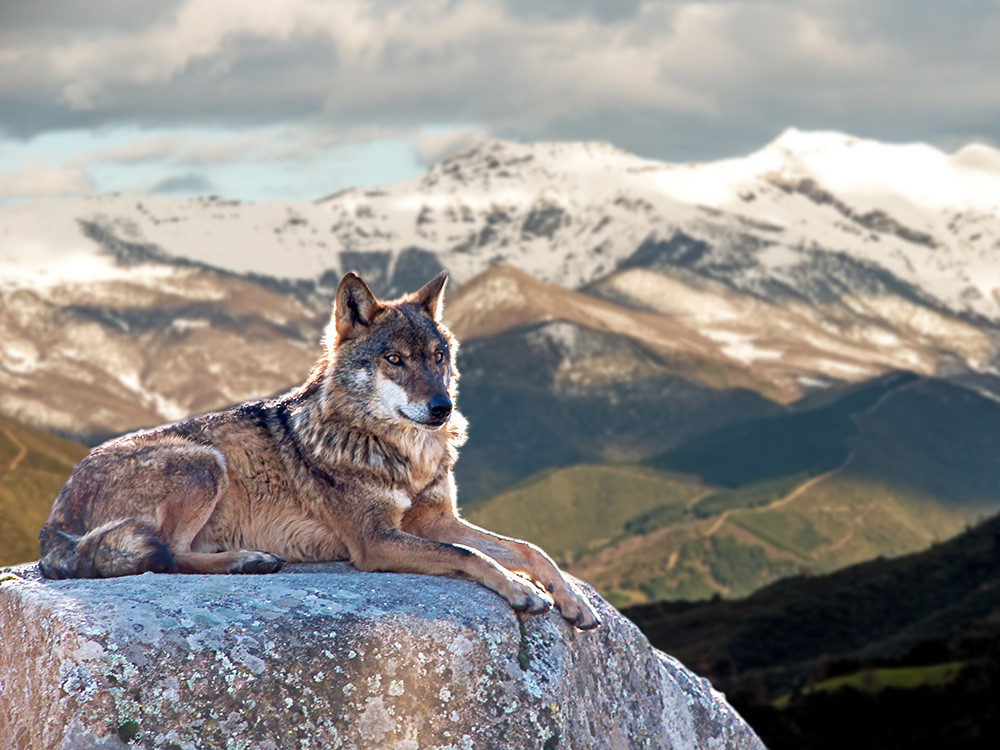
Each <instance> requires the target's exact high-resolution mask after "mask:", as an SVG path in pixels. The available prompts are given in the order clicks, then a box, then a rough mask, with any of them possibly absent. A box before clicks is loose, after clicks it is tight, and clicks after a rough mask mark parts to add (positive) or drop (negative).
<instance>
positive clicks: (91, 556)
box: [38, 518, 177, 578]
mask: <svg viewBox="0 0 1000 750" xmlns="http://www.w3.org/2000/svg"><path fill="white" fill-rule="evenodd" d="M39 544H40V545H41V549H42V557H41V560H40V561H39V564H38V565H39V568H41V571H42V575H43V576H45V577H46V578H112V577H114V576H127V575H134V574H137V573H145V572H147V571H151V572H153V573H175V572H176V571H177V565H176V564H175V563H174V558H173V557H172V556H171V554H170V551H169V550H167V548H166V545H164V544H163V542H162V541H160V540H159V539H158V538H157V537H156V529H154V528H153V527H152V526H151V525H149V524H148V523H143V522H142V521H137V520H135V519H134V518H122V519H119V520H117V521H112V522H110V523H106V524H104V525H103V526H98V527H97V528H96V529H94V530H93V531H89V532H87V533H86V534H84V535H83V536H75V535H73V534H68V533H66V532H65V531H61V530H59V529H55V528H52V527H51V526H49V525H48V524H46V525H45V527H43V528H42V531H41V534H39Z"/></svg>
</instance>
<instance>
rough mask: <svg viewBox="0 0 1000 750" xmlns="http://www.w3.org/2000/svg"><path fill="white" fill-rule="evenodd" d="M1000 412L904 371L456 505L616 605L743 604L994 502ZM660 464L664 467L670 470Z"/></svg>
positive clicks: (896, 551) (924, 542)
mask: <svg viewBox="0 0 1000 750" xmlns="http://www.w3.org/2000/svg"><path fill="white" fill-rule="evenodd" d="M998 427H1000V405H998V404H996V403H994V402H992V401H989V400H987V399H985V398H983V397H981V396H979V395H977V394H975V393H973V392H972V391H969V390H966V389H963V388H959V387H956V386H953V385H950V384H948V383H946V382H943V381H937V380H925V379H918V378H916V377H914V376H909V375H903V376H893V377H888V378H885V379H882V380H879V381H876V382H873V383H870V384H867V385H866V386H863V387H855V388H852V389H850V390H848V391H846V392H845V393H844V394H842V395H841V397H840V398H833V399H829V400H828V401H827V403H825V404H822V405H819V406H817V407H815V408H813V409H809V410H805V409H802V410H796V411H791V412H790V413H788V414H786V415H782V416H780V417H774V418H766V419H754V420H750V421H747V422H744V423H742V424H739V425H734V426H729V427H725V428H723V429H721V430H718V431H716V432H714V433H711V434H709V435H707V436H704V437H702V438H699V439H697V440H695V441H693V442H691V443H688V444H686V445H684V446H681V447H680V448H679V449H677V450H675V451H673V452H671V453H668V454H666V455H664V456H661V457H658V458H657V459H654V460H653V461H650V462H649V463H650V464H651V465H650V466H646V467H635V466H620V465H607V464H604V465H584V466H576V467H570V468H564V469H558V470H553V471H547V472H543V473H541V474H539V475H536V476H535V477H532V478H531V479H529V480H527V481H524V482H522V483H521V484H519V485H517V486H516V487H514V488H511V489H509V490H507V491H505V492H502V493H500V494H498V495H496V496H494V497H492V498H490V499H488V500H486V501H483V502H480V503H476V504H475V505H474V506H473V507H472V508H469V509H468V510H467V511H466V515H467V516H468V517H469V519H470V520H472V521H473V522H474V523H478V524H480V525H482V526H485V527H487V528H490V529H494V530H496V531H499V532H502V533H506V534H510V535H513V536H518V537H522V538H526V539H529V540H531V541H533V542H535V543H537V544H539V545H541V546H542V547H543V548H545V549H547V550H549V551H550V552H551V553H552V554H553V555H554V556H555V557H556V559H557V560H558V561H559V562H561V563H562V564H564V565H566V566H567V567H568V568H569V570H570V571H571V572H573V573H575V574H577V575H579V576H581V577H582V578H585V579H587V580H588V581H590V582H592V583H593V584H594V585H595V586H597V587H598V589H599V590H600V591H601V592H602V593H603V594H604V595H605V596H606V597H608V598H609V600H611V601H612V602H613V603H615V604H617V605H619V606H623V605H627V604H630V603H638V602H642V601H656V600H662V599H691V600H696V599H707V598H709V597H712V596H714V595H721V596H724V597H738V596H744V595H746V594H748V593H750V592H752V591H754V590H755V589H757V588H760V587H761V586H764V585H766V584H767V583H770V582H772V581H774V580H777V579H780V578H783V577H786V576H789V575H793V574H796V573H799V572H809V573H822V572H827V571H832V570H836V569H839V568H842V567H844V566H846V565H851V564H854V563H857V562H860V561H863V560H869V559H872V558H875V557H878V556H898V555H902V554H906V553H908V552H913V551H916V550H921V549H925V548H926V547H928V546H930V545H931V544H933V543H935V542H938V541H942V540H944V539H947V538H949V537H951V536H953V535H955V534H957V533H959V532H960V531H962V530H963V529H964V528H966V527H967V526H968V525H969V524H970V523H974V522H975V521H976V520H977V519H979V518H981V517H983V516H984V515H987V514H990V513H992V512H994V511H995V510H996V509H998V508H1000V465H998V464H997V463H996V462H995V461H992V460H990V459H989V458H988V457H989V456H991V455H992V456H995V455H1000V429H998ZM668 469H669V470H668Z"/></svg>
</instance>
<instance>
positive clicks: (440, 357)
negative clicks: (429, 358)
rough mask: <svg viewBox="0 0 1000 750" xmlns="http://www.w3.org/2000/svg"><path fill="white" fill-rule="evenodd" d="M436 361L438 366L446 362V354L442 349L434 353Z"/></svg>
mask: <svg viewBox="0 0 1000 750" xmlns="http://www.w3.org/2000/svg"><path fill="white" fill-rule="evenodd" d="M434 361H435V362H437V363H438V364H441V363H442V362H444V352H443V351H441V350H440V349H438V350H437V351H436V352H434Z"/></svg>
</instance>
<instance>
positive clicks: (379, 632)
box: [0, 564, 763, 750]
mask: <svg viewBox="0 0 1000 750" xmlns="http://www.w3.org/2000/svg"><path fill="white" fill-rule="evenodd" d="M0 579H2V582H0V747H3V748H16V749H17V750H26V749H27V748H32V749H34V748H120V747H125V746H127V745H129V744H135V745H138V746H143V747H148V748H184V749H185V750H187V749H189V748H191V749H193V748H231V749H232V750H241V749H243V748H253V749H254V750H257V749H261V750H264V749H268V748H270V749H274V750H277V749H278V748H298V749H305V748H343V749H344V750H348V749H353V750H361V749H362V748H379V749H383V748H385V749H388V748H393V749H396V750H404V749H406V750H418V749H419V750H425V749H430V748H441V749H442V750H443V749H444V748H452V749H455V750H459V749H461V750H469V749H471V748H477V749H478V748H504V749H506V748H533V749H535V750H562V749H566V748H581V749H587V750H593V749H594V748H674V749H675V750H681V749H682V748H683V749H691V750H693V749H694V748H750V749H757V748H760V749H762V748H763V745H762V744H761V743H760V741H759V740H758V739H757V738H756V736H755V735H754V734H753V732H752V731H751V730H750V729H749V727H748V726H747V725H746V724H745V723H744V722H743V721H742V719H740V717H739V716H738V715H737V714H736V713H735V712H734V711H733V710H732V708H731V707H730V706H729V705H728V704H727V703H726V702H725V700H724V698H723V697H722V696H721V695H720V694H719V693H717V692H715V691H713V690H712V689H711V687H710V686H709V685H708V683H707V682H706V681H705V680H703V679H701V678H699V677H696V676H695V675H693V674H692V673H691V672H689V671H688V670H687V669H685V668H684V667H683V666H682V665H681V664H680V663H679V662H677V661H676V660H674V659H672V658H671V657H669V656H667V655H665V654H663V653H661V652H659V651H657V650H655V649H653V648H652V647H651V646H650V645H649V643H648V641H647V640H646V639H645V637H643V635H642V634H641V633H640V632H639V631H638V629H636V627H635V626H634V625H632V624H631V623H630V622H629V621H628V620H626V619H625V618H623V617H621V616H620V615H618V613H617V612H616V611H615V610H614V609H612V608H611V607H610V606H609V605H608V604H607V603H606V602H604V601H603V600H601V599H600V597H598V596H597V595H596V594H595V593H594V592H593V591H592V590H591V589H587V591H588V593H589V595H590V596H591V598H592V599H593V600H594V601H595V603H596V604H597V605H598V606H599V608H600V613H601V617H602V618H603V620H604V624H603V626H602V627H601V628H599V629H598V630H596V631H591V632H581V631H578V630H574V629H572V628H570V627H568V626H567V625H566V623H565V622H564V621H563V620H562V619H561V618H560V617H559V616H558V615H557V614H555V613H549V614H547V615H542V616H537V617H530V616H528V617H522V616H518V615H516V614H515V613H514V612H513V611H511V609H510V608H509V607H508V606H507V604H506V603H505V602H504V601H502V600H501V599H500V598H499V597H497V596H496V595H495V594H493V593H492V592H490V591H487V590H486V589H484V588H482V587H480V586H478V585H476V584H473V583H469V582H467V581H462V580H454V579H446V578H437V577H431V576H417V575H397V574H385V573H382V574H366V573H359V572H357V571H355V570H354V569H353V568H352V567H350V566H349V565H346V564H324V565H293V566H288V567H286V569H285V570H284V571H282V572H281V573H278V574H274V575H266V576H247V575H232V576H180V575H173V576H170V575H155V574H152V573H147V574H145V575H141V576H134V577H129V578H119V579H109V580H69V581H48V580H44V579H42V578H40V577H39V574H38V572H37V567H36V566H33V565H27V566H19V567H16V568H10V569H6V572H0Z"/></svg>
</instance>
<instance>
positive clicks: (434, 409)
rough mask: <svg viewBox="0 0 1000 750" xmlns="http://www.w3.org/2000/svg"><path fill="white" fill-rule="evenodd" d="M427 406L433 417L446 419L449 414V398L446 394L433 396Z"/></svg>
mask: <svg viewBox="0 0 1000 750" xmlns="http://www.w3.org/2000/svg"><path fill="white" fill-rule="evenodd" d="M427 408H428V410H429V411H430V413H431V416H432V417H434V418H435V419H447V417H448V415H449V414H451V399H450V398H448V397H447V396H434V398H432V399H431V401H430V403H429V404H428V405H427Z"/></svg>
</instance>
